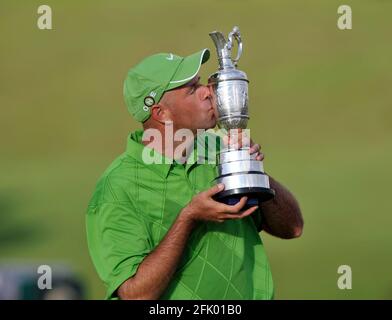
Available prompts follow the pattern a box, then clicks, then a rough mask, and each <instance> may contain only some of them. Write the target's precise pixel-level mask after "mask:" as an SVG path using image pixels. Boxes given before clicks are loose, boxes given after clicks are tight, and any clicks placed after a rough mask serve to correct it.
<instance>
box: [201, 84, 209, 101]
mask: <svg viewBox="0 0 392 320" xmlns="http://www.w3.org/2000/svg"><path fill="white" fill-rule="evenodd" d="M199 92H200V99H202V100H206V99H211V98H212V92H211V88H210V86H202V87H201V88H200V90H199Z"/></svg>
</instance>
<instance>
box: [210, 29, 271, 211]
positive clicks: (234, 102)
mask: <svg viewBox="0 0 392 320" xmlns="http://www.w3.org/2000/svg"><path fill="white" fill-rule="evenodd" d="M210 37H211V38H212V40H213V41H214V44H215V47H216V51H217V53H218V62H219V70H218V71H217V72H215V73H214V74H212V75H211V76H210V78H209V80H208V81H209V84H210V85H212V88H213V92H214V99H215V102H216V107H217V111H218V126H219V128H221V129H224V130H225V131H227V132H228V134H229V136H230V131H232V129H246V127H247V124H248V119H249V116H248V82H249V81H248V78H247V76H246V74H245V72H243V71H240V70H238V69H237V68H236V67H237V63H238V60H239V59H240V57H241V54H242V40H241V34H240V30H239V28H238V27H234V28H233V31H231V32H230V33H229V35H228V40H227V41H226V39H225V37H224V36H223V34H222V33H221V32H218V31H214V32H211V33H210ZM233 39H235V40H236V41H237V43H238V49H237V57H236V58H235V59H232V56H231V55H232V49H233V45H234V43H233ZM218 158H219V162H218V163H219V165H218V173H219V176H218V177H217V178H216V179H215V182H216V183H224V185H225V189H224V190H223V191H222V192H220V193H218V194H217V195H216V196H215V199H216V200H218V201H220V202H224V203H227V204H235V203H237V202H238V201H239V199H240V198H241V197H242V196H245V195H246V196H248V202H247V207H250V206H253V205H258V204H259V203H260V202H263V201H267V200H270V199H271V198H273V197H274V195H275V192H274V190H272V189H271V188H270V185H269V179H268V176H267V175H266V174H265V173H264V168H263V163H262V161H258V160H256V155H250V154H249V146H247V147H243V148H241V149H233V148H231V147H230V145H228V146H227V147H225V148H223V150H221V152H220V154H219V156H218Z"/></svg>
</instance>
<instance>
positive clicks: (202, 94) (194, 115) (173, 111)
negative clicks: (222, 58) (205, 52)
mask: <svg viewBox="0 0 392 320" xmlns="http://www.w3.org/2000/svg"><path fill="white" fill-rule="evenodd" d="M165 96H166V97H165V98H167V99H168V101H170V103H169V110H170V118H171V120H172V121H173V126H174V129H175V130H178V129H183V128H186V129H190V130H192V131H193V132H194V133H196V130H197V129H210V128H214V127H215V125H216V121H217V118H216V112H215V108H214V106H213V103H212V91H211V88H210V87H209V86H204V85H202V84H201V83H200V77H199V76H196V77H195V78H193V79H192V80H191V81H190V82H188V83H187V84H185V85H183V86H181V87H179V88H176V89H173V90H170V91H167V92H166V93H165Z"/></svg>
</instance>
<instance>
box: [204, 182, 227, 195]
mask: <svg viewBox="0 0 392 320" xmlns="http://www.w3.org/2000/svg"><path fill="white" fill-rule="evenodd" d="M224 188H225V185H224V184H223V183H218V184H217V185H215V186H213V187H212V188H210V189H208V190H207V195H208V196H210V197H212V196H213V195H215V194H217V193H219V192H221V191H222V190H223V189H224Z"/></svg>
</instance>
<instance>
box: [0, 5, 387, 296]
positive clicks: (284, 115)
mask: <svg viewBox="0 0 392 320" xmlns="http://www.w3.org/2000/svg"><path fill="white" fill-rule="evenodd" d="M42 4H47V5H50V6H51V8H52V11H53V18H52V19H53V30H39V29H38V28H37V18H38V16H39V15H38V14H37V8H38V6H39V5H42ZM342 4H348V5H351V8H352V10H353V29H352V30H346V31H341V30H339V29H338V28H337V26H336V22H337V19H338V16H339V15H338V14H337V8H338V6H339V5H342ZM391 17H392V2H391V1H381V0H379V1H375V0H368V1H365V0H363V1H359V0H358V1H347V0H345V1H334V0H324V1H290V0H285V1H276V0H275V1H272V0H271V1H255V0H254V1H250V0H244V1H234V0H227V1H223V0H215V1H211V0H210V1H204V0H203V1H198V2H193V1H192V2H191V1H179V0H170V1H149V0H145V1H125V0H113V1H108V0H106V1H50V0H47V1H44V2H43V3H42V2H41V1H11V0H2V1H1V2H0V43H1V50H0V107H1V114H0V115H1V117H0V145H1V149H0V150H1V151H0V152H1V156H0V178H1V179H0V263H1V262H7V261H10V260H12V261H21V262H22V263H28V262H30V261H34V262H38V263H41V262H42V264H50V262H51V261H61V262H64V263H67V264H68V265H70V266H72V267H73V268H74V270H75V272H76V273H77V274H78V275H80V277H81V278H82V279H83V281H84V284H85V286H86V289H87V296H86V298H88V299H101V298H103V296H104V288H103V285H102V284H101V282H100V281H99V279H98V277H97V275H96V273H95V270H94V268H93V265H92V263H91V260H90V257H89V254H88V251H87V245H86V237H85V228H84V226H85V225H84V215H85V211H86V207H87V203H88V201H89V198H90V196H91V194H92V191H93V189H94V186H95V183H96V181H97V179H98V177H99V176H100V175H101V173H102V172H103V170H104V169H105V168H106V167H107V165H108V164H109V163H110V162H111V161H112V160H113V159H114V158H115V157H116V156H117V155H118V154H120V153H122V152H123V150H124V148H125V140H126V136H127V134H128V133H129V132H130V131H133V130H134V129H136V128H139V127H140V125H139V124H137V123H136V122H134V121H133V119H131V117H130V116H129V115H128V113H127V111H126V108H125V105H124V102H123V98H122V82H123V79H124V77H125V74H126V72H127V70H128V68H129V67H131V66H132V65H133V64H135V63H137V62H138V61H139V60H140V59H142V58H143V57H145V56H147V55H150V54H153V53H157V52H173V53H177V54H179V55H187V54H189V53H193V52H195V51H197V50H200V49H201V48H204V47H209V48H211V49H212V53H213V55H212V59H211V60H210V62H209V63H208V64H206V65H205V66H204V69H203V71H202V73H201V74H202V76H203V79H204V80H206V77H207V76H208V75H209V74H211V73H212V72H214V71H215V70H216V69H217V61H216V54H215V48H214V47H213V43H212V41H211V40H210V38H209V36H208V33H209V32H210V31H213V30H220V31H222V32H224V34H227V33H228V32H229V31H230V30H231V28H232V27H233V26H234V25H238V26H239V27H240V29H241V33H242V36H243V41H244V53H243V56H242V59H241V61H240V64H239V68H240V69H242V70H244V71H245V72H246V73H247V74H248V77H249V79H250V81H251V82H250V88H249V90H250V108H251V109H250V116H251V121H250V125H249V127H250V128H251V133H252V137H253V139H254V140H255V141H257V142H259V143H260V144H261V145H262V148H263V151H264V153H265V155H266V158H265V162H264V165H265V167H266V169H267V171H268V172H269V173H270V174H271V175H272V176H274V177H275V178H276V179H278V180H279V181H281V182H282V183H283V184H285V185H286V186H288V188H289V189H290V190H292V192H293V193H294V194H295V195H296V196H297V198H298V200H299V202H300V205H301V208H302V210H303V215H304V219H305V229H304V233H303V236H302V237H301V238H299V239H295V240H290V241H287V240H280V239H277V238H273V237H270V236H268V235H263V239H264V241H265V244H266V248H267V252H268V255H269V259H270V262H271V266H272V271H273V276H274V281H275V287H276V298H277V299H391V298H392V273H391V270H392V250H391V248H392V235H391V226H392V210H391V209H392V205H391V203H390V198H389V197H390V192H391V183H392V170H391V163H392V148H391V147H392V143H391V142H392V108H391V107H392V105H391V103H392V90H391V82H392V63H391V58H392V41H391V30H392V19H391ZM343 264H347V265H349V266H351V268H352V272H353V280H352V286H353V287H352V290H339V289H338V287H337V280H338V277H339V274H338V273H337V269H338V267H339V266H340V265H343Z"/></svg>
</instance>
